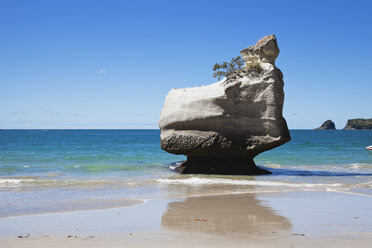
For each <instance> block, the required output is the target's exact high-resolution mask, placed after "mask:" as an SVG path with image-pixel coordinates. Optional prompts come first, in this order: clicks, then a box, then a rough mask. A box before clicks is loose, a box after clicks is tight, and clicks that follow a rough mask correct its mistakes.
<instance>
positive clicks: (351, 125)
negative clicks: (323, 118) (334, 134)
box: [344, 118, 372, 130]
mask: <svg viewBox="0 0 372 248" xmlns="http://www.w3.org/2000/svg"><path fill="white" fill-rule="evenodd" d="M344 129H345V130H357V129H358V130H359V129H367V130H372V118H371V119H362V118H359V119H349V120H347V123H346V125H345V127H344Z"/></svg>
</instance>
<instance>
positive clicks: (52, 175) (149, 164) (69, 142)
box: [0, 130, 372, 217]
mask: <svg viewBox="0 0 372 248" xmlns="http://www.w3.org/2000/svg"><path fill="white" fill-rule="evenodd" d="M159 134H160V132H159V130H3V131H2V132H1V133H0V216H2V217H6V216H15V215H23V214H39V213H47V212H60V211H68V210H80V209H85V208H86V209H93V208H94V206H95V207H96V208H108V207H118V204H119V203H120V202H121V200H123V204H124V202H125V201H124V200H125V199H129V201H131V200H134V201H143V200H149V199H162V198H174V197H180V198H182V197H192V196H201V195H203V196H207V195H221V194H238V193H259V192H286V191H333V192H345V193H349V194H362V195H367V196H372V152H370V151H367V150H366V149H364V148H365V147H366V146H368V145H370V144H371V143H372V131H367V130H358V131H341V130H337V131H318V130H292V131H291V135H292V141H291V142H289V143H287V144H285V145H283V146H281V147H279V148H276V149H274V150H271V151H268V152H265V153H263V154H260V155H259V156H258V157H257V158H256V159H255V161H256V164H258V165H259V166H262V167H264V168H267V169H269V170H270V171H272V172H273V174H272V175H265V176H215V175H179V174H176V173H174V172H172V171H171V170H169V169H168V166H169V165H170V164H171V163H173V162H176V161H181V160H184V159H185V157H184V156H175V155H171V154H167V153H166V152H164V151H162V150H161V149H160V140H159ZM103 202H105V203H104V204H103Z"/></svg>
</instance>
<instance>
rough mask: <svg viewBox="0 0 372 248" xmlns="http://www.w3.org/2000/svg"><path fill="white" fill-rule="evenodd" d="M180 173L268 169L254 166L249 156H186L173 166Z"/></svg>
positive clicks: (247, 172) (244, 172)
mask: <svg viewBox="0 0 372 248" xmlns="http://www.w3.org/2000/svg"><path fill="white" fill-rule="evenodd" d="M174 170H175V171H177V172H179V173H181V174H215V175H267V174H271V172H270V171H267V170H264V169H261V168H259V167H257V166H256V164H255V163H254V161H253V158H250V157H218V156H216V157H206V156H202V157H191V156H188V157H187V161H184V162H182V163H181V164H180V165H179V166H177V167H175V169H174Z"/></svg>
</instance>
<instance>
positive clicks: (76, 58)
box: [0, 0, 372, 129]
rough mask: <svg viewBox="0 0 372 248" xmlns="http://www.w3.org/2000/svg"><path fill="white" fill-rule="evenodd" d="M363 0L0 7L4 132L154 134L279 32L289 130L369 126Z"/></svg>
mask: <svg viewBox="0 0 372 248" xmlns="http://www.w3.org/2000/svg"><path fill="white" fill-rule="evenodd" d="M371 9H372V4H371V1H357V0H354V1H306V2H305V1H216V0H214V1H203V0H199V1H128V2H126V1H57V0H56V1H36V0H33V1H18V0H12V1H7V0H1V1H0V37H1V39H0V128H157V121H158V117H159V114H160V111H161V108H162V105H163V101H164V98H165V96H166V94H167V93H168V91H169V90H170V89H171V88H180V87H189V86H200V85H206V84H210V83H213V82H215V81H216V80H215V79H214V78H213V76H212V75H213V71H212V67H213V65H214V63H216V62H221V61H224V60H228V59H230V58H231V57H234V56H237V55H239V51H240V50H241V49H243V48H245V47H247V46H250V45H253V44H254V43H255V42H256V41H257V40H258V39H260V38H262V37H263V36H265V35H268V34H275V35H276V36H277V39H278V43H279V47H280V50H281V53H280V55H279V57H278V59H277V63H276V64H277V66H278V67H279V68H280V69H281V70H282V71H283V73H284V81H285V88H284V90H285V94H286V98H285V104H284V116H285V118H286V120H287V122H288V126H289V128H292V129H307V128H314V127H317V126H319V125H321V124H322V122H323V121H325V120H327V119H332V120H334V121H335V123H336V127H337V128H342V127H343V126H344V125H345V123H346V121H347V119H348V118H357V117H362V118H372V107H371V103H372V80H371V73H372V61H371V60H372V49H371V40H372V16H371V14H370V10H371Z"/></svg>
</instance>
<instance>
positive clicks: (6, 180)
mask: <svg viewBox="0 0 372 248" xmlns="http://www.w3.org/2000/svg"><path fill="white" fill-rule="evenodd" d="M33 181H34V179H15V178H3V179H0V186H4V185H5V186H9V185H18V184H21V183H25V182H33Z"/></svg>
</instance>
